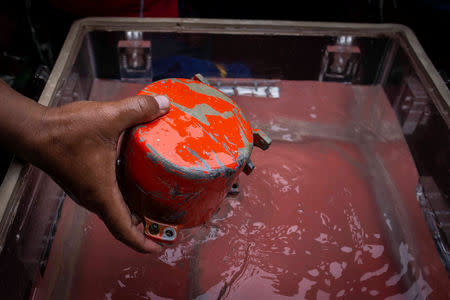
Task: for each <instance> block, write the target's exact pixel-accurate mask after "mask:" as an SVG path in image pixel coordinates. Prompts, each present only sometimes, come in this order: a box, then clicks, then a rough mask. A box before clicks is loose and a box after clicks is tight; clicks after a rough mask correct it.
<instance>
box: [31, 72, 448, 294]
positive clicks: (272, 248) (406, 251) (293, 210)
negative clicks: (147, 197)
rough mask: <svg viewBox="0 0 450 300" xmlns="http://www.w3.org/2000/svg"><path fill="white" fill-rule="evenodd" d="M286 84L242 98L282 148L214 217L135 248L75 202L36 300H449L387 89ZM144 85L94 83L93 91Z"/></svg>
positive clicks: (267, 155) (108, 94) (260, 158)
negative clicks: (163, 243) (150, 246)
mask: <svg viewBox="0 0 450 300" xmlns="http://www.w3.org/2000/svg"><path fill="white" fill-rule="evenodd" d="M277 84H278V87H279V90H280V98H270V97H251V96H238V97H236V98H235V100H236V102H237V103H238V104H239V105H240V106H241V108H242V109H243V111H244V113H245V114H246V116H247V118H248V119H249V121H250V123H251V124H252V127H256V128H260V129H263V130H264V131H265V132H266V133H267V134H268V135H269V136H271V137H272V139H273V144H272V146H271V148H270V149H269V150H268V151H266V152H262V151H261V150H259V149H254V151H253V154H252V161H253V162H254V164H255V166H256V169H255V170H254V171H253V173H252V174H251V175H250V176H245V175H241V176H240V193H239V194H238V195H237V196H234V197H227V198H226V199H225V200H224V201H223V203H222V204H221V206H220V208H219V210H218V212H217V214H216V215H215V216H214V217H213V218H212V220H211V221H210V222H208V223H207V224H205V225H203V226H200V227H196V228H192V229H187V230H184V231H182V233H181V237H180V239H179V240H178V242H177V243H175V244H173V245H170V246H167V247H165V248H164V250H163V251H162V252H161V253H154V254H139V253H136V252H134V251H133V250H131V249H129V248H127V247H126V246H124V245H122V244H121V243H120V242H118V241H116V240H115V239H114V238H113V237H112V235H111V234H110V233H109V232H108V230H107V229H106V227H105V226H104V224H103V223H102V222H101V221H100V220H99V218H98V217H97V216H95V215H94V214H92V213H89V212H87V211H86V210H85V209H83V208H80V207H79V206H77V205H76V204H74V203H73V202H72V201H70V200H69V199H67V200H66V201H65V203H64V207H63V211H62V217H61V219H60V223H59V225H58V231H57V233H56V236H55V240H54V242H53V246H52V250H51V253H50V258H49V263H48V266H47V269H46V271H45V274H44V276H43V277H42V278H39V279H38V280H37V281H36V283H35V285H34V287H33V293H32V298H33V299H46V298H53V299H258V298H259V299H268V298H270V299H285V298H296V299H303V298H308V299H330V298H333V299H334V298H350V299H360V298H363V297H374V298H381V299H405V298H414V299H422V298H427V297H432V298H442V297H444V298H445V297H448V295H447V289H448V286H449V279H448V277H447V275H446V273H445V270H444V268H443V266H442V263H441V261H440V259H439V256H438V254H437V252H436V250H435V248H434V244H433V241H432V238H431V235H430V233H429V231H428V229H427V227H426V225H425V222H424V219H423V216H422V213H421V211H420V208H419V205H418V203H417V200H416V186H417V182H418V173H417V170H416V168H415V165H414V162H413V159H412V157H411V154H410V152H409V149H408V147H407V144H406V143H405V141H404V138H403V134H402V131H401V128H400V126H399V125H398V123H397V120H396V117H395V114H394V112H393V110H392V108H391V106H390V104H389V101H388V99H387V97H386V95H385V94H384V91H383V89H382V88H381V87H380V86H358V85H345V84H340V83H326V82H315V81H279V82H278V83H277ZM142 87H143V85H140V84H132V83H123V82H119V81H114V80H96V81H95V83H94V85H93V88H92V90H91V96H90V99H91V100H115V99H120V98H122V97H126V96H129V95H134V94H136V93H137V92H138V91H139V90H140V89H141V88H142ZM446 287H447V288H446Z"/></svg>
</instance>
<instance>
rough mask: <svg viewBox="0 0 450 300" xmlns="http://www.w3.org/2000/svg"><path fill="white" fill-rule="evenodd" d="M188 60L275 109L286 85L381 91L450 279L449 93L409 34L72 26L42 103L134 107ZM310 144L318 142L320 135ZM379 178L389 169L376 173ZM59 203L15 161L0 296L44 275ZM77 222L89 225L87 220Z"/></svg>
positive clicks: (268, 24)
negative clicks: (132, 102)
mask: <svg viewBox="0 0 450 300" xmlns="http://www.w3.org/2000/svg"><path fill="white" fill-rule="evenodd" d="M229 46H230V47H229ZM208 49H213V51H210V52H208V51H209V50H208ZM180 53H181V54H180ZM180 57H181V58H180ZM186 57H189V58H190V59H194V58H195V59H201V60H195V62H196V63H198V66H199V68H202V67H203V66H204V65H203V64H201V63H202V62H204V61H206V60H208V61H209V60H211V61H215V62H225V65H226V64H227V63H228V65H226V66H225V67H223V66H221V65H218V66H217V68H218V70H219V72H218V73H217V74H207V72H206V73H205V72H204V70H194V71H193V74H195V73H203V74H204V75H205V76H206V77H207V79H208V81H209V82H210V83H211V85H213V86H215V87H217V88H219V89H221V90H222V91H223V92H224V93H226V94H228V95H230V96H233V97H234V96H253V97H257V98H260V99H274V100H277V99H278V98H280V97H281V96H282V94H283V89H282V87H280V85H279V82H280V80H291V81H315V82H339V83H345V84H349V85H362V86H372V85H377V86H381V87H382V88H383V90H384V92H385V93H386V95H387V97H388V99H389V101H390V104H391V105H392V108H393V109H394V111H395V114H396V117H397V119H398V122H399V124H400V126H401V128H402V130H403V135H404V137H405V139H406V142H407V143H408V146H409V149H410V151H411V154H412V157H413V158H414V162H415V165H416V167H417V170H418V173H419V176H421V179H420V180H419V182H417V184H418V186H419V188H418V193H417V196H418V201H419V203H420V205H421V207H422V209H423V212H424V215H425V218H424V219H423V222H425V220H426V222H427V224H428V226H429V228H430V231H431V232H432V236H433V239H434V240H435V243H436V247H435V246H434V245H433V249H434V250H435V251H438V252H439V255H440V257H441V259H442V261H443V263H444V265H445V266H446V268H449V261H450V257H449V252H448V250H449V248H448V246H449V245H448V243H447V240H448V239H449V237H450V227H449V225H448V224H450V223H449V220H448V215H449V213H450V210H449V209H448V197H449V196H450V174H449V172H448V170H449V169H450V131H449V128H450V92H449V90H448V88H447V86H446V85H445V83H444V81H443V80H442V79H441V77H440V76H439V74H438V72H437V71H436V69H435V68H434V66H433V64H432V63H431V61H430V60H429V58H428V57H427V55H426V54H425V52H424V50H423V48H422V47H421V45H420V44H419V42H418V40H417V38H416V37H415V35H414V33H413V32H412V31H411V30H410V29H409V28H407V27H405V26H402V25H396V24H379V25H374V24H345V23H311V22H288V21H247V20H212V19H211V20H209V19H163V18H152V19H134V18H87V19H82V20H80V21H77V22H75V23H74V24H73V26H72V28H71V31H70V33H69V35H68V36H67V39H66V42H65V43H64V46H63V48H62V50H61V52H60V54H59V58H58V60H57V62H56V64H55V66H54V68H53V70H52V72H51V75H50V78H49V80H48V82H47V85H46V87H45V89H44V91H43V93H42V95H41V97H40V100H39V103H41V104H42V105H46V106H58V105H62V104H65V103H69V102H72V101H76V100H81V99H102V100H108V99H109V98H108V96H109V95H114V96H115V98H118V97H121V96H128V94H127V93H126V92H127V91H128V92H129V91H131V90H132V89H129V90H127V89H126V88H123V89H121V87H123V86H124V84H128V85H127V87H129V86H132V85H133V84H136V86H135V87H139V85H138V84H139V83H141V84H142V83H145V82H149V81H151V80H152V79H153V80H157V79H160V78H158V76H165V75H167V77H174V76H171V75H173V74H170V68H168V67H167V65H168V64H169V65H170V63H173V60H170V59H182V58H183V59H184V58H186ZM237 63H242V64H244V65H245V66H246V67H248V68H249V69H251V71H252V72H251V76H250V77H249V78H248V77H245V78H244V79H240V78H233V75H232V74H233V73H232V72H233V69H232V68H231V67H230V66H235V65H233V64H237ZM227 67H230V68H229V69H227ZM161 70H165V73H164V72H163V71H161ZM244 71H245V70H244ZM223 72H225V73H227V72H228V73H227V74H226V75H224V73H223ZM230 72H231V76H230ZM242 72H243V71H242ZM244 73H245V72H244ZM193 74H190V75H191V76H192V75H193ZM175 75H179V76H180V77H182V76H186V77H187V76H188V75H189V74H187V73H186V72H184V73H180V74H175ZM221 75H224V76H221ZM230 77H231V78H230ZM236 77H239V76H236ZM306 131H307V128H306V127H305V132H306ZM308 134H310V135H314V134H313V131H310V132H309V133H308ZM340 134H342V136H346V134H347V132H338V131H336V132H335V136H336V137H337V138H339V136H340ZM372 167H374V168H377V167H380V168H382V167H383V166H380V165H377V163H374V165H372ZM386 172H387V171H386ZM387 186H388V188H387V191H389V184H388V185H387ZM64 198H65V194H64V192H63V191H62V190H61V189H60V188H59V187H58V185H56V184H55V183H54V182H53V181H52V179H51V178H50V177H49V176H47V175H46V174H44V173H43V172H42V171H40V170H38V169H37V168H35V167H33V166H30V165H28V164H26V163H24V162H23V161H20V160H18V159H14V160H13V161H12V163H11V165H10V168H9V170H8V171H7V173H6V175H5V177H4V179H3V181H2V184H1V186H0V264H1V268H0V269H1V271H0V292H1V294H2V295H8V296H9V299H20V298H26V297H28V296H29V293H30V290H29V287H30V286H31V285H32V284H33V282H34V280H35V279H36V277H37V276H38V275H37V274H38V273H39V271H40V272H41V274H42V273H43V272H44V271H45V267H46V264H47V258H48V255H49V251H50V249H51V246H52V241H53V237H54V232H55V231H56V226H57V224H58V219H59V214H60V211H61V207H62V204H63V200H64ZM436 199H437V200H436ZM436 201H438V202H436ZM378 204H380V203H378ZM385 204H386V203H385ZM387 205H389V204H387ZM379 209H380V211H383V209H385V208H383V207H379ZM393 211H396V210H395V209H394V210H393ZM78 214H79V220H83V218H84V217H85V215H86V212H85V211H81V210H80V211H79V212H78ZM399 218H400V217H399ZM80 222H81V221H80ZM80 230H81V229H80ZM411 234H413V233H411ZM392 238H395V237H392ZM71 243H75V242H74V241H72V242H71ZM74 245H76V243H75V244H74ZM7 287H8V288H7ZM61 288H62V287H61ZM4 291H6V292H5V293H6V294H4Z"/></svg>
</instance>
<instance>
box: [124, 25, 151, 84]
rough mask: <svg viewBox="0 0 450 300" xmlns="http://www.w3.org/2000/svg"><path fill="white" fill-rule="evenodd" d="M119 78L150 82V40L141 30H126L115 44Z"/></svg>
mask: <svg viewBox="0 0 450 300" xmlns="http://www.w3.org/2000/svg"><path fill="white" fill-rule="evenodd" d="M117 50H118V55H119V68H120V78H121V79H122V80H125V81H140V82H143V81H145V82H151V81H152V79H153V72H152V58H151V42H150V41H149V40H143V34H142V32H141V31H126V32H125V40H121V41H119V42H118V44H117Z"/></svg>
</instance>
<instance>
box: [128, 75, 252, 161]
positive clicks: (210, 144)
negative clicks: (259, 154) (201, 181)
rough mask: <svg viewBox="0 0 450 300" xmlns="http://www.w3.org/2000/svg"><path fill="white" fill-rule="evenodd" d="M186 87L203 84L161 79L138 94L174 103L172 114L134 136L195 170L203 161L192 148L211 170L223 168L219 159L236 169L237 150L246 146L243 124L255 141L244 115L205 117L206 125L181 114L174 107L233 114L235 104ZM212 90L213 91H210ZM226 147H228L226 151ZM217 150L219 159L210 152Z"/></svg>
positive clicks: (247, 134) (171, 159) (246, 131)
mask: <svg viewBox="0 0 450 300" xmlns="http://www.w3.org/2000/svg"><path fill="white" fill-rule="evenodd" d="M186 84H191V85H198V86H201V85H203V84H202V83H200V82H198V81H194V80H188V79H179V80H172V79H167V80H161V81H158V82H155V83H154V84H152V85H150V86H148V87H146V88H145V89H144V90H142V91H141V92H140V93H139V94H144V95H153V94H160V95H166V96H168V97H169V99H170V100H171V101H172V103H173V104H172V105H171V107H170V112H169V113H168V114H167V115H166V116H164V117H163V118H160V119H159V120H158V121H156V122H152V123H149V124H146V125H145V126H143V127H140V128H139V129H138V130H137V132H136V133H135V135H136V138H138V139H143V142H142V143H149V144H150V145H151V146H152V147H153V148H154V149H155V150H156V151H157V152H158V153H160V154H162V155H163V156H164V157H165V158H167V159H168V160H170V162H172V163H173V164H175V165H178V166H184V167H188V168H191V167H192V168H195V167H197V166H198V164H201V161H200V160H199V159H198V158H197V157H196V156H194V155H192V154H191V152H189V151H188V150H186V149H187V147H189V148H190V149H192V150H193V151H195V152H196V153H197V154H198V155H199V156H200V157H201V158H202V159H204V160H205V161H206V162H207V163H208V165H209V166H210V167H211V168H212V169H218V168H220V164H219V163H218V160H219V161H220V162H221V163H222V164H223V165H225V166H227V167H229V168H232V169H236V168H237V167H238V162H237V158H238V149H239V148H243V147H245V144H244V142H243V141H242V138H241V135H240V130H239V127H237V126H236V124H238V123H240V124H242V125H243V128H244V133H245V135H246V137H247V139H248V141H250V142H251V141H252V133H251V128H250V126H249V125H248V123H247V121H246V120H245V119H244V118H242V115H241V114H239V113H238V114H233V116H232V117H229V118H223V117H221V116H214V115H206V119H207V121H208V122H209V123H210V125H208V124H204V123H202V122H201V121H200V120H198V119H197V118H195V117H194V116H192V115H190V114H188V113H186V112H184V111H182V110H181V109H179V108H178V107H177V106H175V105H174V104H178V105H181V106H184V107H186V108H188V109H193V108H194V107H195V106H197V105H199V104H201V105H204V104H206V105H209V106H210V107H211V108H212V109H214V110H216V111H218V112H219V113H228V112H232V111H233V109H236V104H235V103H234V101H233V100H231V99H230V98H229V97H228V96H226V95H223V96H224V97H226V98H228V99H229V100H230V101H233V102H232V103H229V102H226V101H224V100H222V99H220V98H218V97H215V96H208V95H205V94H202V93H198V92H196V91H194V90H192V89H190V88H189V86H187V85H186ZM211 89H212V88H211ZM224 144H225V145H226V148H227V149H228V151H227V149H224ZM212 151H214V152H215V153H216V155H217V157H218V159H216V158H215V157H214V155H211V152H212Z"/></svg>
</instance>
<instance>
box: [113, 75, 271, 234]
mask: <svg viewBox="0 0 450 300" xmlns="http://www.w3.org/2000/svg"><path fill="white" fill-rule="evenodd" d="M139 94H140V95H165V96H167V97H168V98H169V100H170V102H171V106H170V111H169V112H168V113H167V114H166V115H164V116H162V117H160V118H158V119H157V120H155V121H153V122H150V123H147V124H142V125H139V126H136V127H134V128H132V129H130V130H129V132H127V134H126V137H125V140H124V144H123V148H122V151H121V157H120V167H119V182H120V186H121V189H122V192H123V194H124V197H125V199H126V201H127V203H128V205H129V207H130V209H131V210H132V211H133V212H134V213H136V214H138V215H139V216H140V217H141V218H142V219H143V220H145V234H146V235H147V236H148V237H151V238H154V239H157V240H161V241H165V242H172V241H174V240H175V239H176V238H177V235H178V231H179V229H181V228H183V227H193V226H197V225H200V224H202V223H204V222H206V221H207V220H208V219H209V218H210V217H211V216H212V215H213V214H214V213H215V212H216V210H217V207H218V206H219V204H220V203H221V201H222V200H223V199H224V198H225V196H226V194H227V193H228V192H229V191H230V188H231V186H232V184H233V183H234V182H235V181H236V180H237V176H238V175H239V174H240V172H241V171H242V170H244V172H245V173H247V174H249V173H250V171H251V170H252V169H253V168H254V167H253V164H252V163H251V161H250V154H251V152H252V149H253V145H256V146H259V147H261V148H263V149H264V150H265V149H267V148H268V146H269V145H270V142H271V141H270V139H269V138H268V137H267V136H266V135H265V134H264V133H262V132H261V131H260V130H253V129H252V128H251V126H250V124H249V122H248V121H247V119H246V118H245V116H244V114H243V112H242V111H241V109H240V108H239V106H238V105H237V104H236V103H235V102H234V101H233V100H232V99H231V98H230V97H228V96H227V95H225V94H224V93H222V92H221V91H219V90H217V89H215V88H213V87H211V86H210V85H208V84H207V82H206V80H205V79H204V78H203V77H202V76H201V75H196V76H195V77H194V79H192V80H190V79H181V78H173V79H165V80H160V81H157V82H154V83H152V84H150V85H148V86H147V87H145V88H144V89H143V90H142V91H141V92H140V93H139Z"/></svg>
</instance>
